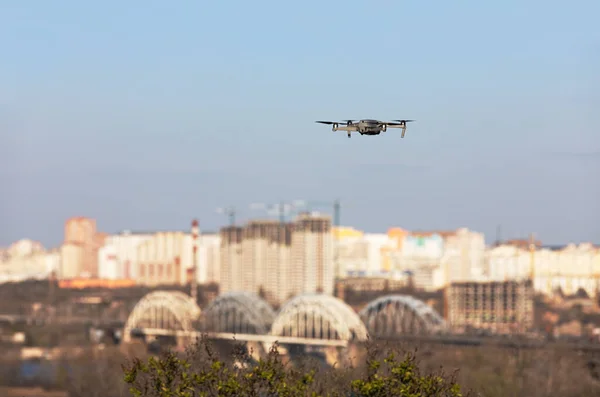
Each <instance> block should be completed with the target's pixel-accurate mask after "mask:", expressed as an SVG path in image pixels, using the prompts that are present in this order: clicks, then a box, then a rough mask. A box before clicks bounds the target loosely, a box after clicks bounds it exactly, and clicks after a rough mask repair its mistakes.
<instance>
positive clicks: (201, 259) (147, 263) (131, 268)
mask: <svg viewBox="0 0 600 397" xmlns="http://www.w3.org/2000/svg"><path fill="white" fill-rule="evenodd" d="M197 244H198V250H197V261H198V262H197V264H198V272H197V273H196V277H197V281H198V283H200V284H202V283H207V282H218V281H219V279H218V278H219V256H220V255H219V244H220V236H219V235H215V234H200V236H199V237H198V241H197ZM192 250H193V248H192V236H191V234H190V233H185V232H168V231H167V232H157V233H133V232H130V231H124V232H122V233H120V234H117V235H112V236H108V237H107V238H106V240H105V244H104V246H102V247H101V248H100V249H99V251H98V269H99V277H100V278H103V279H110V280H117V279H132V280H135V281H136V282H138V283H140V284H152V285H155V284H157V283H158V284H160V283H162V282H163V281H165V283H167V284H172V283H185V282H186V271H187V269H189V268H191V267H192V265H193V262H192V258H193V255H192ZM176 262H178V263H179V265H177V267H178V270H177V272H178V274H179V276H176V275H175V273H174V272H175V263H176ZM150 274H152V276H150ZM167 274H168V276H167ZM161 275H162V276H161ZM164 277H166V279H161V278H164Z"/></svg>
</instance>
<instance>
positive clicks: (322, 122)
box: [315, 121, 338, 125]
mask: <svg viewBox="0 0 600 397" xmlns="http://www.w3.org/2000/svg"><path fill="white" fill-rule="evenodd" d="M315 123H321V124H330V125H331V124H338V123H337V122H335V121H315Z"/></svg>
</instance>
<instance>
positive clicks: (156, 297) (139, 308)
mask: <svg viewBox="0 0 600 397" xmlns="http://www.w3.org/2000/svg"><path fill="white" fill-rule="evenodd" d="M199 316H200V307H198V305H197V304H196V302H194V300H193V299H192V298H191V297H190V296H189V295H186V294H184V293H183V292H179V291H154V292H150V293H149V294H147V295H145V296H144V297H143V298H142V299H140V301H139V302H138V303H137V304H136V305H135V307H134V308H133V311H132V312H131V314H130V315H129V317H128V318H127V322H126V323H125V329H124V335H123V337H124V339H125V340H126V341H128V340H130V338H131V331H132V330H134V329H159V330H172V331H194V322H195V321H196V320H198V318H199Z"/></svg>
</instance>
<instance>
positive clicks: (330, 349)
mask: <svg viewBox="0 0 600 397" xmlns="http://www.w3.org/2000/svg"><path fill="white" fill-rule="evenodd" d="M324 350H325V351H324V352H325V361H326V362H327V364H329V365H330V366H333V365H335V366H336V367H339V366H340V364H341V363H340V359H341V357H342V354H341V353H342V350H343V347H337V346H327V347H325V349H324Z"/></svg>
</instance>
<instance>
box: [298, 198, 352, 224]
mask: <svg viewBox="0 0 600 397" xmlns="http://www.w3.org/2000/svg"><path fill="white" fill-rule="evenodd" d="M296 203H297V206H299V207H300V206H301V207H304V208H306V211H311V210H312V208H314V207H333V224H334V226H335V227H340V212H341V204H340V200H334V201H312V200H308V201H307V200H296Z"/></svg>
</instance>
